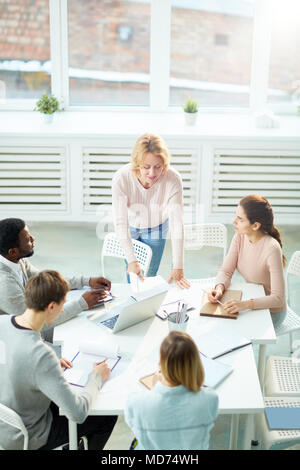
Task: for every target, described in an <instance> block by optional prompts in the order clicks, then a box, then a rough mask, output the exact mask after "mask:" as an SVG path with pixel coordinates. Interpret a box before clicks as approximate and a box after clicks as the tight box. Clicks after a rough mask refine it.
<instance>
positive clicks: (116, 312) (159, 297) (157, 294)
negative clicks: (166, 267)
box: [89, 285, 168, 333]
mask: <svg viewBox="0 0 300 470" xmlns="http://www.w3.org/2000/svg"><path fill="white" fill-rule="evenodd" d="M167 291H168V286H167V285H163V286H156V287H155V288H153V289H150V290H148V291H147V292H140V293H133V294H132V295H131V296H130V297H128V298H127V299H126V300H124V301H123V302H121V303H120V304H118V305H116V307H112V308H111V309H110V310H109V311H108V312H107V313H105V314H104V315H103V314H102V313H99V314H96V315H93V316H91V317H90V318H89V319H90V321H92V322H93V323H95V324H96V325H97V326H100V327H101V328H105V330H106V331H108V332H110V333H117V332H118V331H122V330H125V329H126V328H129V327H130V326H133V325H135V324H136V323H140V322H142V321H144V320H147V319H148V318H151V317H154V315H155V314H156V312H157V311H158V309H159V307H160V305H161V303H162V302H163V300H164V298H165V296H166V293H167Z"/></svg>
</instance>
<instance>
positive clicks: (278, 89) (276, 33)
mask: <svg viewBox="0 0 300 470" xmlns="http://www.w3.org/2000/svg"><path fill="white" fill-rule="evenodd" d="M271 13H272V14H271V54H270V69H269V90H268V101H269V103H292V102H298V103H299V102H300V58H299V50H300V2H299V0H286V1H285V2H282V1H278V0H274V2H273V5H272V12H271Z"/></svg>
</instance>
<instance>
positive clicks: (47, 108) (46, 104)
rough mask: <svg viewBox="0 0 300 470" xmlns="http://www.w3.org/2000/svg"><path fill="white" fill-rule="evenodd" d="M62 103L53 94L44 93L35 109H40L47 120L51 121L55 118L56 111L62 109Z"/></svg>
mask: <svg viewBox="0 0 300 470" xmlns="http://www.w3.org/2000/svg"><path fill="white" fill-rule="evenodd" d="M62 109H63V108H61V109H60V104H59V101H58V99H57V98H55V96H53V95H46V94H44V95H42V97H41V98H40V99H39V100H38V101H37V103H36V107H35V108H34V111H39V112H40V113H42V114H43V115H44V119H45V122H47V123H49V122H52V120H53V115H54V113H55V111H61V110H62Z"/></svg>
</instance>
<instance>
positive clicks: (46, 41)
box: [0, 0, 51, 101]
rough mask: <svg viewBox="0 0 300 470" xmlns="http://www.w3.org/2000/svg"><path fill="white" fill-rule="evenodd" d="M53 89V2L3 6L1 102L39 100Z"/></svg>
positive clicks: (14, 1) (13, 0)
mask: <svg viewBox="0 0 300 470" xmlns="http://www.w3.org/2000/svg"><path fill="white" fill-rule="evenodd" d="M50 87H51V62H50V36H49V0H35V1H30V0H29V1H26V2H24V0H2V1H1V3H0V99H1V101H3V100H4V101H5V100H7V99H35V98H39V97H40V95H41V94H42V93H49V92H50Z"/></svg>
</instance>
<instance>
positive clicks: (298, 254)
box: [285, 251, 300, 302]
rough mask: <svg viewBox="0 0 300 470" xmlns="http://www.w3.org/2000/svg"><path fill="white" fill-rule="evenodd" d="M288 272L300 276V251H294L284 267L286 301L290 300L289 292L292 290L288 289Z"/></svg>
mask: <svg viewBox="0 0 300 470" xmlns="http://www.w3.org/2000/svg"><path fill="white" fill-rule="evenodd" d="M290 274H292V275H294V276H299V277H300V251H294V253H293V254H292V257H291V259H290V262H289V264H288V266H287V268H286V275H285V283H286V297H287V300H288V302H290V301H291V298H290V297H291V296H290V294H291V292H292V290H291V289H290V283H289V279H288V278H289V275H290Z"/></svg>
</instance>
